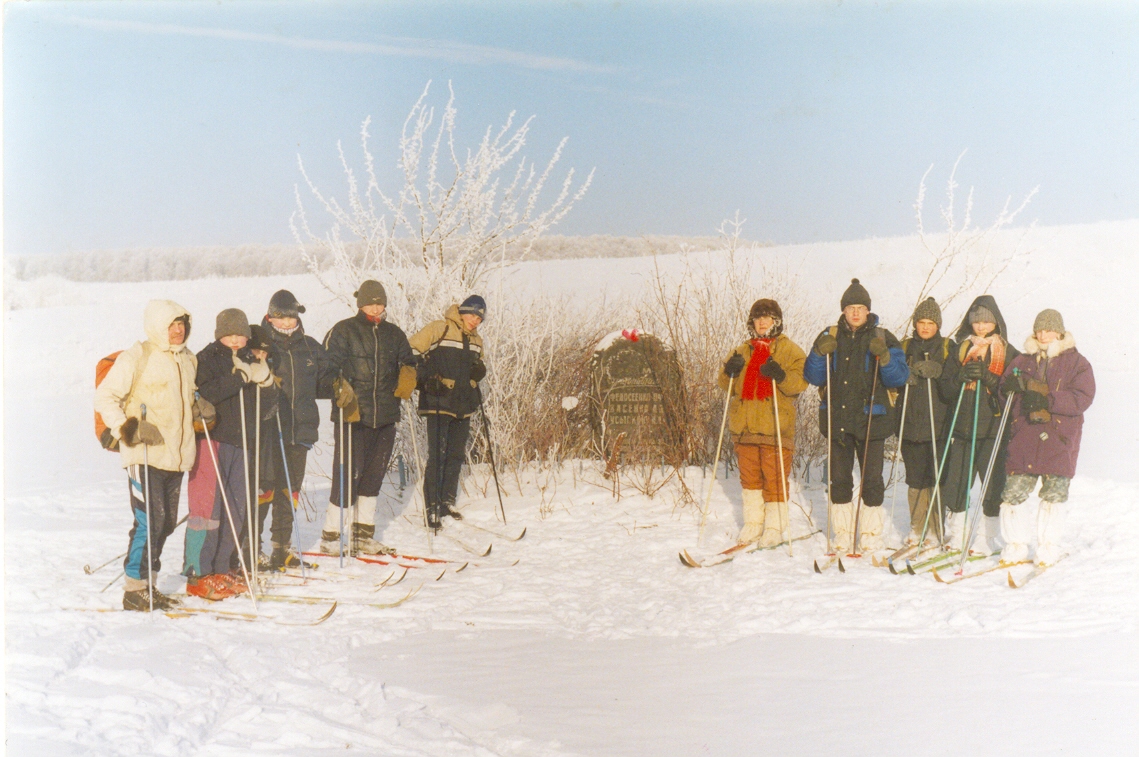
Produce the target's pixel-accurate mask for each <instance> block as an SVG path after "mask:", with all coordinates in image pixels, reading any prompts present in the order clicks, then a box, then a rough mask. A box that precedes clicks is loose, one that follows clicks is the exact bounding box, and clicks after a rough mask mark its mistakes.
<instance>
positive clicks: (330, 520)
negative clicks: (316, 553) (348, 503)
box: [320, 502, 352, 555]
mask: <svg viewBox="0 0 1139 757" xmlns="http://www.w3.org/2000/svg"><path fill="white" fill-rule="evenodd" d="M344 530H345V531H347V532H348V533H352V508H350V507H349V508H347V509H345V510H344ZM344 547H345V549H346V550H351V547H352V545H351V544H345V545H344ZM320 551H321V552H323V553H324V554H326V555H338V554H340V506H339V505H336V504H334V503H332V502H329V503H328V510H327V511H326V512H325V514H324V528H322V529H321V531H320Z"/></svg>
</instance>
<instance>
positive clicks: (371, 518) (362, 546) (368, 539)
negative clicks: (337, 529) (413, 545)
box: [352, 497, 395, 555]
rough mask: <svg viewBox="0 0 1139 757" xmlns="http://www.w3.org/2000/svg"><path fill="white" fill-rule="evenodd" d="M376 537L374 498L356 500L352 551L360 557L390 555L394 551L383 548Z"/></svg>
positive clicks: (358, 498)
mask: <svg viewBox="0 0 1139 757" xmlns="http://www.w3.org/2000/svg"><path fill="white" fill-rule="evenodd" d="M375 535H376V498H375V497H357V498H356V522H355V523H354V524H353V525H352V550H353V552H354V553H356V554H362V555H392V554H395V550H394V549H392V548H391V547H387V546H384V545H383V544H381V543H379V542H378V541H376V540H375V539H374V538H373V537H374V536H375Z"/></svg>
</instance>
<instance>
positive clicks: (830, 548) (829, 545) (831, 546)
mask: <svg viewBox="0 0 1139 757" xmlns="http://www.w3.org/2000/svg"><path fill="white" fill-rule="evenodd" d="M825 359H826V366H827V554H828V555H833V554H834V553H835V549H834V542H833V541H831V509H832V508H833V507H834V500H833V499H831V455H832V454H834V453H833V449H832V442H831V439H832V438H833V437H834V433H833V430H832V428H831V358H830V355H827V356H826V358H825Z"/></svg>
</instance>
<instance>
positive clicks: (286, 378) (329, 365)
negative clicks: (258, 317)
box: [261, 316, 337, 447]
mask: <svg viewBox="0 0 1139 757" xmlns="http://www.w3.org/2000/svg"><path fill="white" fill-rule="evenodd" d="M261 326H262V328H264V329H265V331H267V332H268V334H269V340H270V343H271V347H272V348H271V349H270V350H269V363H270V365H272V366H273V373H274V374H276V376H277V377H278V378H279V379H280V380H281V385H280V395H279V397H280V401H279V403H278V407H279V408H280V411H281V430H282V432H283V433H284V435H285V444H302V445H304V446H306V447H311V446H312V445H313V444H316V442H317V439H318V433H317V429H318V428H319V426H320V411H319V410H318V409H317V407H316V401H317V400H318V399H331V398H332V380H333V379H334V378H336V373H337V370H336V366H335V365H334V364H333V362H332V360H331V359H330V358H329V357H328V352H327V351H325V349H324V347H323V346H322V345H321V343H320V342H318V341H316V340H315V339H313V338H312V337H311V336H308V335H307V334H305V327H304V324H303V323H301V319H300V318H297V330H296V331H294V332H293V333H291V334H285V333H283V332H280V331H278V330H277V329H275V328H274V327H273V324H271V323H269V318H268V317H267V316H266V317H265V318H264V319H262V321H261ZM262 401H264V400H262ZM269 428H270V432H271V433H270V436H273V437H276V436H277V421H276V418H272V419H270V421H269Z"/></svg>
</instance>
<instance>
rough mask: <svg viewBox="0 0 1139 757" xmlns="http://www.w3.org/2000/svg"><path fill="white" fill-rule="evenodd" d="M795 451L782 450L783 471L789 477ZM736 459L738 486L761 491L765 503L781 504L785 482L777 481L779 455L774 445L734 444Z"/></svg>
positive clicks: (788, 488) (788, 487)
mask: <svg viewBox="0 0 1139 757" xmlns="http://www.w3.org/2000/svg"><path fill="white" fill-rule="evenodd" d="M794 457H795V451H794V450H790V449H787V448H786V447H784V449H783V471H784V473H785V474H787V475H788V476H790V475H791V460H792V459H793V458H794ZM736 458H737V459H738V460H739V463H740V484H741V485H742V486H743V488H745V489H762V490H763V499H764V501H765V502H782V501H783V491H784V488H783V487H784V485H786V486H787V490H788V491H790V485H789V484H788V483H787V482H786V481H782V482H781V481H780V480H779V453H778V452H777V451H776V448H775V445H774V444H740V443H738V442H737V443H736Z"/></svg>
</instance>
